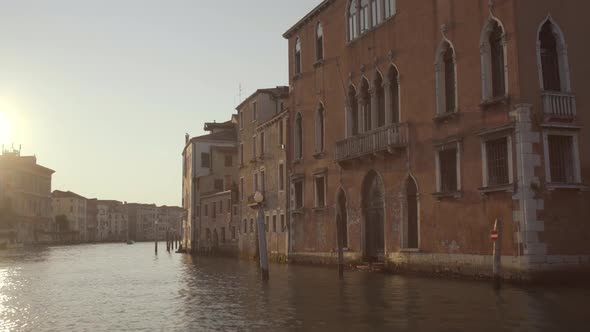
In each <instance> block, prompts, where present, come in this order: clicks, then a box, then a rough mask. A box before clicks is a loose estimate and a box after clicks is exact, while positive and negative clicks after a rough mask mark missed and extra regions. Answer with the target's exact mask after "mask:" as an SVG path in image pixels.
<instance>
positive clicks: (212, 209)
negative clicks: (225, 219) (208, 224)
mask: <svg viewBox="0 0 590 332" xmlns="http://www.w3.org/2000/svg"><path fill="white" fill-rule="evenodd" d="M216 217H217V203H216V202H213V206H212V208H211V218H212V219H215V218H216Z"/></svg>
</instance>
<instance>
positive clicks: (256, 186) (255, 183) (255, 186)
mask: <svg viewBox="0 0 590 332" xmlns="http://www.w3.org/2000/svg"><path fill="white" fill-rule="evenodd" d="M257 191H258V173H254V192H257Z"/></svg>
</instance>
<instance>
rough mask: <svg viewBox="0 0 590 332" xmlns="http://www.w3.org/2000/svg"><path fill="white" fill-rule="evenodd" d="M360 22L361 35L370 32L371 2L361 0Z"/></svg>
mask: <svg viewBox="0 0 590 332" xmlns="http://www.w3.org/2000/svg"><path fill="white" fill-rule="evenodd" d="M360 2H361V6H360V12H359V17H360V19H359V21H360V26H361V35H362V34H363V33H365V32H367V31H369V27H370V26H369V0H360Z"/></svg>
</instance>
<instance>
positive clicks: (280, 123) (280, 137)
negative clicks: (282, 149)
mask: <svg viewBox="0 0 590 332" xmlns="http://www.w3.org/2000/svg"><path fill="white" fill-rule="evenodd" d="M277 125H278V126H279V145H283V144H284V141H285V140H284V138H283V135H284V132H283V131H284V128H283V120H279V122H278V123H277Z"/></svg>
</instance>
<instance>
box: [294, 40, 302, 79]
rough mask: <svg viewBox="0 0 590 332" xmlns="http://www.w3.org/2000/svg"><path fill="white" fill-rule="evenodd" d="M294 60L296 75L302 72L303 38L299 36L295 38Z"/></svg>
mask: <svg viewBox="0 0 590 332" xmlns="http://www.w3.org/2000/svg"><path fill="white" fill-rule="evenodd" d="M293 62H294V63H293V68H294V70H295V75H299V74H301V40H300V39H299V38H297V39H296V40H295V52H294V55H293Z"/></svg>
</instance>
